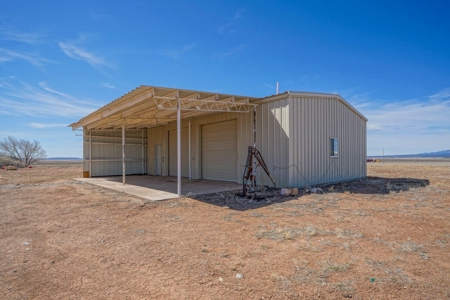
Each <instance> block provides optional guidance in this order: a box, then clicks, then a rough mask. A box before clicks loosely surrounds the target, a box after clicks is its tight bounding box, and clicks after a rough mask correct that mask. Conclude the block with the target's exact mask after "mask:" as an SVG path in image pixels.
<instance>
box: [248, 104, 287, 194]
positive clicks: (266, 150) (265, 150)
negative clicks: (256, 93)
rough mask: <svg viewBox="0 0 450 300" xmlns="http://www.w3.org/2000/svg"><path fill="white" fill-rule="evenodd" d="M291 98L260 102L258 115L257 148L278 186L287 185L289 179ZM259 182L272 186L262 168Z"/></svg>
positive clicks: (259, 173)
mask: <svg viewBox="0 0 450 300" xmlns="http://www.w3.org/2000/svg"><path fill="white" fill-rule="evenodd" d="M289 111H290V107H289V100H288V99H287V97H286V98H285V99H281V100H276V101H272V102H268V103H263V104H259V105H258V108H257V117H256V124H257V127H256V128H257V129H256V149H258V150H259V152H261V156H262V157H263V159H264V161H265V163H266V165H267V168H268V169H269V172H270V173H271V176H272V178H273V179H274V180H275V182H276V184H277V186H280V184H281V186H286V183H287V182H288V180H289ZM256 178H257V183H258V184H262V185H268V186H272V185H273V184H272V182H271V181H270V179H269V178H268V177H267V175H266V174H265V172H264V171H262V170H261V168H258V173H257V174H256Z"/></svg>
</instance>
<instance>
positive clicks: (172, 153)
mask: <svg viewBox="0 0 450 300" xmlns="http://www.w3.org/2000/svg"><path fill="white" fill-rule="evenodd" d="M177 175H178V171H177V131H176V130H171V131H169V176H177ZM181 176H183V177H189V131H188V129H187V128H186V129H181Z"/></svg>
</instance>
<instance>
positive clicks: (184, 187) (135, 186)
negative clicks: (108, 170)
mask: <svg viewBox="0 0 450 300" xmlns="http://www.w3.org/2000/svg"><path fill="white" fill-rule="evenodd" d="M75 180H78V181H81V182H86V183H90V184H93V185H98V186H101V187H104V188H108V189H113V190H116V191H120V192H124V193H127V194H130V195H134V196H137V197H140V198H143V199H146V200H151V201H158V200H164V199H173V198H177V197H178V194H177V178H176V177H169V176H167V177H162V176H149V175H130V176H127V177H126V184H122V176H111V177H93V178H76V179H75ZM241 188H242V185H240V184H238V183H235V182H228V181H218V180H204V179H192V180H189V179H187V178H182V179H181V194H182V195H184V196H185V195H187V194H189V193H192V194H194V195H201V194H211V193H218V192H223V191H231V190H239V189H241Z"/></svg>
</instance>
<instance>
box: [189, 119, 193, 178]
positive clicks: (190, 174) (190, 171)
mask: <svg viewBox="0 0 450 300" xmlns="http://www.w3.org/2000/svg"><path fill="white" fill-rule="evenodd" d="M191 179H192V157H191V120H190V119H189V180H191Z"/></svg>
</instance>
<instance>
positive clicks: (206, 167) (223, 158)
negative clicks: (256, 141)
mask: <svg viewBox="0 0 450 300" xmlns="http://www.w3.org/2000/svg"><path fill="white" fill-rule="evenodd" d="M237 158H238V155H237V121H236V120H233V121H227V122H221V123H214V124H208V125H203V126H202V177H203V178H204V179H214V180H225V181H234V182H237Z"/></svg>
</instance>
